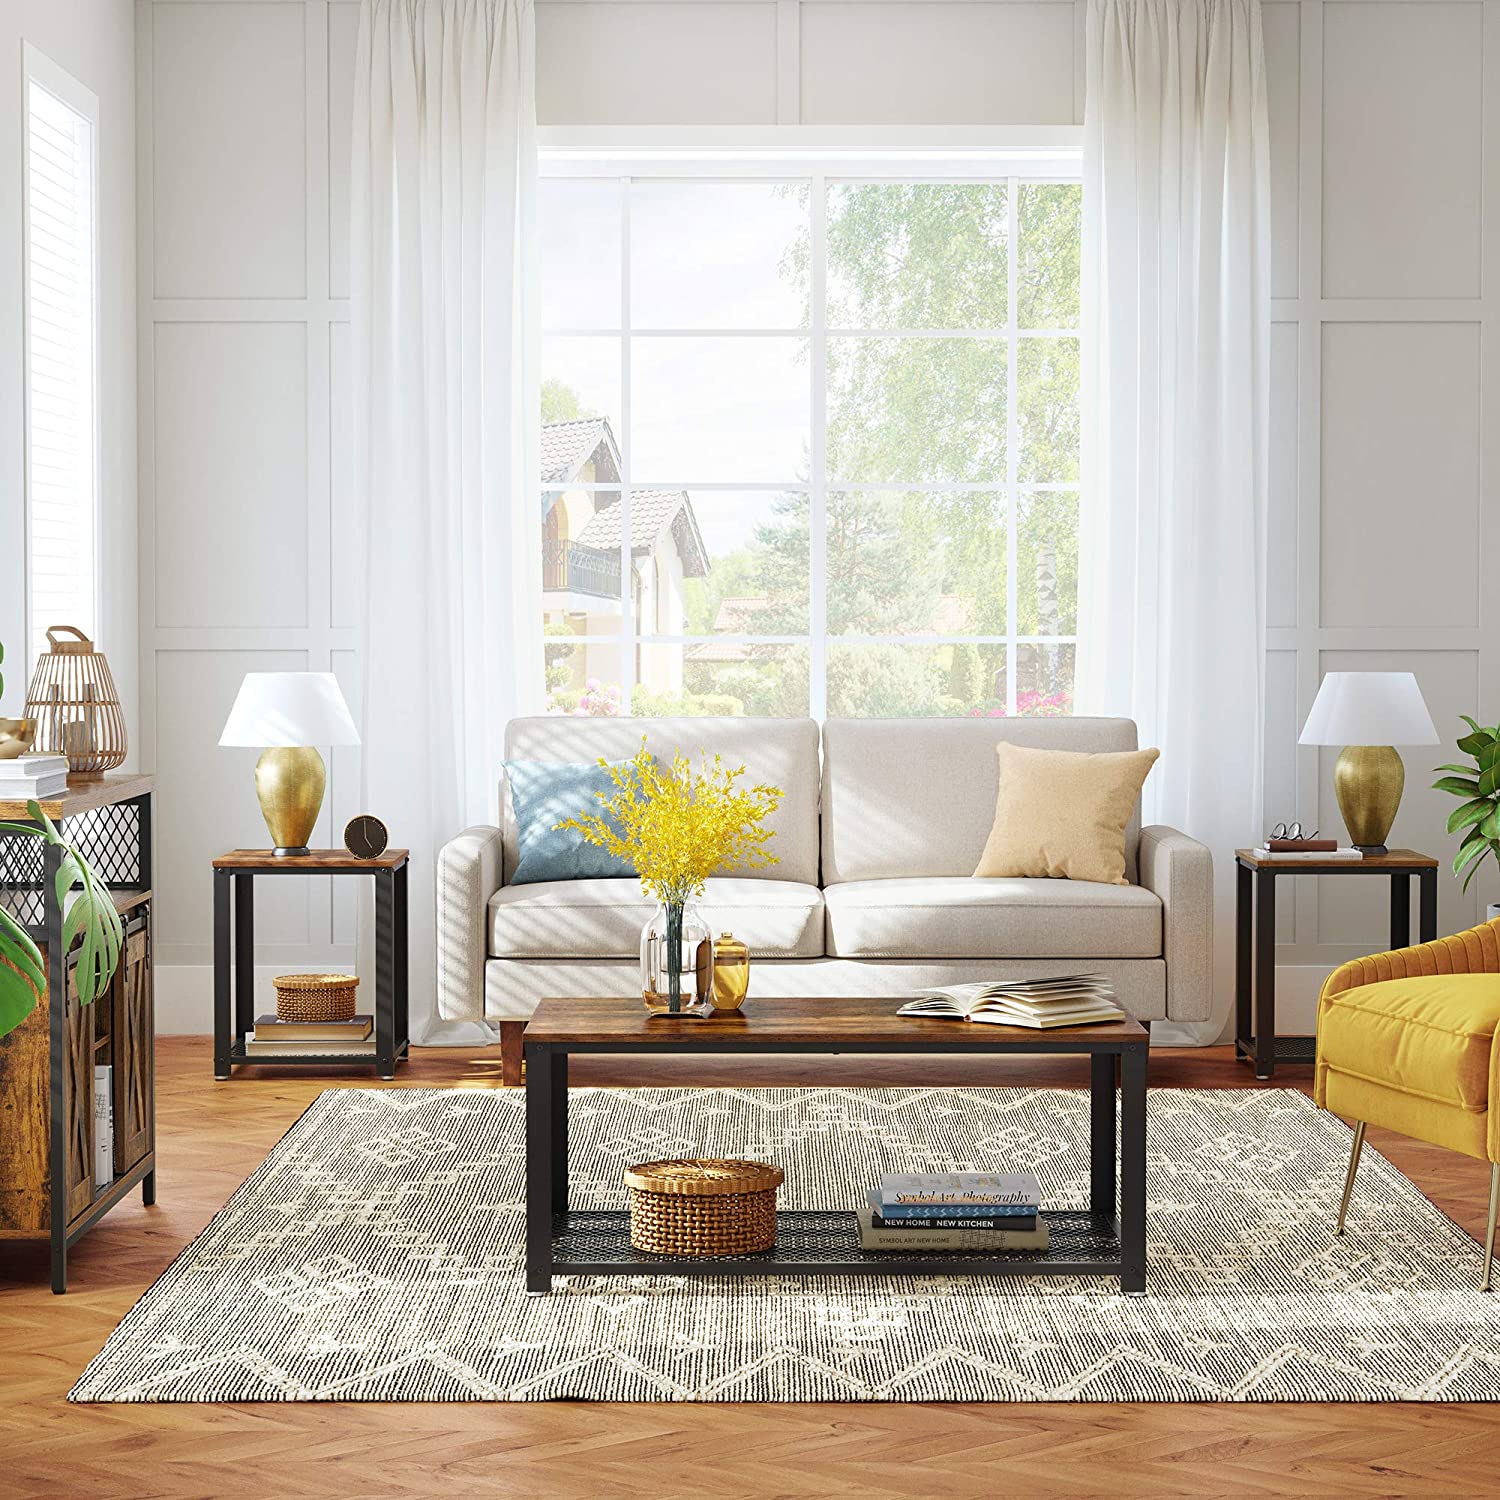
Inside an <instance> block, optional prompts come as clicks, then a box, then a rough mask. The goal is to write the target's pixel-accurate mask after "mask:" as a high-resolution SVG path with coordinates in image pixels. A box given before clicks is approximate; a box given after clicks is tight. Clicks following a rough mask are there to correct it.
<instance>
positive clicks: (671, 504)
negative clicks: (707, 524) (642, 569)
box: [578, 490, 708, 578]
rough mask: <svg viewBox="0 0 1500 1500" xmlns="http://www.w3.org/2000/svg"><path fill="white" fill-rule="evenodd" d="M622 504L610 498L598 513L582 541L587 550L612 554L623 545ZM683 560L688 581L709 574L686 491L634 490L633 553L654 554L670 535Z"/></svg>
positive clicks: (583, 532) (631, 528) (632, 513)
mask: <svg viewBox="0 0 1500 1500" xmlns="http://www.w3.org/2000/svg"><path fill="white" fill-rule="evenodd" d="M620 509H621V507H620V502H619V500H618V499H617V498H614V497H610V498H609V499H608V500H607V501H606V503H605V504H604V505H601V506H600V507H599V509H598V510H596V511H595V512H594V514H593V516H592V518H591V519H590V520H589V523H588V525H586V526H585V527H584V528H583V530H582V531H581V532H580V533H579V535H578V541H579V542H580V543H581V544H582V545H583V546H585V547H597V548H599V549H600V550H601V551H609V550H611V549H612V548H616V547H618V546H619V545H620ZM667 532H671V534H672V539H673V540H674V541H675V542H676V544H677V550H678V552H679V553H680V554H681V556H682V571H683V574H684V575H685V576H686V577H688V578H702V577H703V576H704V575H705V574H706V573H707V572H708V548H707V547H706V546H704V544H703V536H702V533H701V532H700V531H699V530H698V521H697V518H696V517H695V516H694V515H693V506H692V502H691V501H690V500H689V499H688V492H687V491H686V490H632V491H631V492H630V550H631V553H632V554H640V553H645V552H650V551H651V549H652V548H653V547H655V546H656V544H657V543H658V542H659V541H660V540H661V539H662V537H663V536H664V535H665V534H666V533H667Z"/></svg>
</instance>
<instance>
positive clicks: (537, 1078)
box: [526, 1045, 556, 1296]
mask: <svg viewBox="0 0 1500 1500" xmlns="http://www.w3.org/2000/svg"><path fill="white" fill-rule="evenodd" d="M555 1077H556V1075H555V1073H554V1072H553V1067H552V1058H551V1056H550V1055H549V1053H548V1050H547V1049H546V1048H545V1047H543V1046H540V1045H536V1046H528V1047H527V1048H526V1290H527V1292H528V1293H530V1294H531V1295H532V1296H539V1295H541V1293H543V1292H550V1291H551V1290H552V1194H553V1191H554V1184H555V1180H556V1179H555V1178H554V1176H553V1172H554V1167H553V1157H552V1149H553V1141H552V1127H553V1124H554V1122H555V1116H554V1114H553V1102H552V1096H553V1092H554V1089H553V1083H554V1079H555Z"/></svg>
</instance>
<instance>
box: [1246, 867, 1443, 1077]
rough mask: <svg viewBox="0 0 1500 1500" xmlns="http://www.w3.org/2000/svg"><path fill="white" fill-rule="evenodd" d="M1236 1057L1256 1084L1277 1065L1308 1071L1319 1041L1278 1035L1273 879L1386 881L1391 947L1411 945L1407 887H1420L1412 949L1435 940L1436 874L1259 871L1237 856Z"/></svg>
mask: <svg viewBox="0 0 1500 1500" xmlns="http://www.w3.org/2000/svg"><path fill="white" fill-rule="evenodd" d="M1235 865H1236V870H1235V882H1236V884H1235V943H1234V956H1235V973H1234V1054H1235V1056H1236V1057H1237V1058H1239V1059H1240V1060H1241V1061H1244V1062H1248V1063H1251V1064H1253V1065H1254V1068H1255V1076H1256V1077H1257V1078H1272V1077H1274V1076H1275V1073H1276V1064H1277V1063H1279V1062H1280V1063H1311V1062H1314V1061H1315V1060H1316V1058H1317V1038H1316V1037H1311V1036H1282V1037H1279V1036H1277V1035H1276V879H1277V877H1278V876H1284V875H1364V876H1366V877H1378V876H1387V877H1389V879H1390V882H1391V947H1392V948H1405V947H1406V946H1407V945H1408V944H1409V943H1410V942H1411V880H1412V876H1416V878H1417V882H1418V916H1417V931H1418V938H1417V941H1418V942H1420V943H1430V942H1431V941H1432V940H1433V939H1434V938H1435V937H1436V936H1437V874H1438V872H1437V866H1436V865H1427V864H1420V865H1419V864H1403V865H1395V866H1393V865H1391V864H1389V863H1384V864H1381V865H1379V866H1367V865H1363V864H1361V862H1360V861H1359V860H1350V861H1348V863H1347V864H1341V865H1334V866H1332V867H1329V866H1326V865H1314V866H1313V867H1312V868H1310V869H1298V868H1296V867H1293V866H1288V865H1281V866H1274V865H1259V864H1255V863H1254V862H1252V861H1249V860H1247V859H1245V858H1244V857H1243V856H1242V855H1236V856H1235Z"/></svg>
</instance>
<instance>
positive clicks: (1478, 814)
mask: <svg viewBox="0 0 1500 1500" xmlns="http://www.w3.org/2000/svg"><path fill="white" fill-rule="evenodd" d="M1494 807H1495V802H1494V799H1493V798H1492V797H1475V798H1474V799H1473V801H1472V802H1465V803H1464V805H1463V806H1462V807H1455V808H1454V809H1453V811H1452V812H1451V813H1449V814H1448V832H1449V833H1457V832H1458V830H1459V829H1460V828H1467V827H1468V826H1469V825H1470V824H1471V823H1477V822H1479V820H1480V819H1481V818H1485V817H1488V816H1489V814H1490V813H1491V812H1492V811H1493V809H1494Z"/></svg>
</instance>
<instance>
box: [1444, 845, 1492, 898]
mask: <svg viewBox="0 0 1500 1500" xmlns="http://www.w3.org/2000/svg"><path fill="white" fill-rule="evenodd" d="M1483 847H1484V849H1485V850H1486V851H1487V852H1490V853H1493V852H1494V851H1493V850H1491V849H1490V846H1489V845H1488V844H1485V845H1484V846H1483ZM1496 858H1497V859H1500V855H1496ZM1483 863H1484V856H1483V855H1481V856H1480V857H1479V858H1478V859H1476V860H1475V861H1474V863H1473V864H1471V865H1470V866H1469V873H1468V874H1467V875H1465V876H1464V884H1463V888H1464V890H1466V891H1467V890H1468V889H1469V882H1470V881H1471V880H1472V879H1473V878H1474V876H1475V875H1476V874H1478V872H1479V867H1480V865H1482V864H1483ZM1455 873H1457V872H1455Z"/></svg>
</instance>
